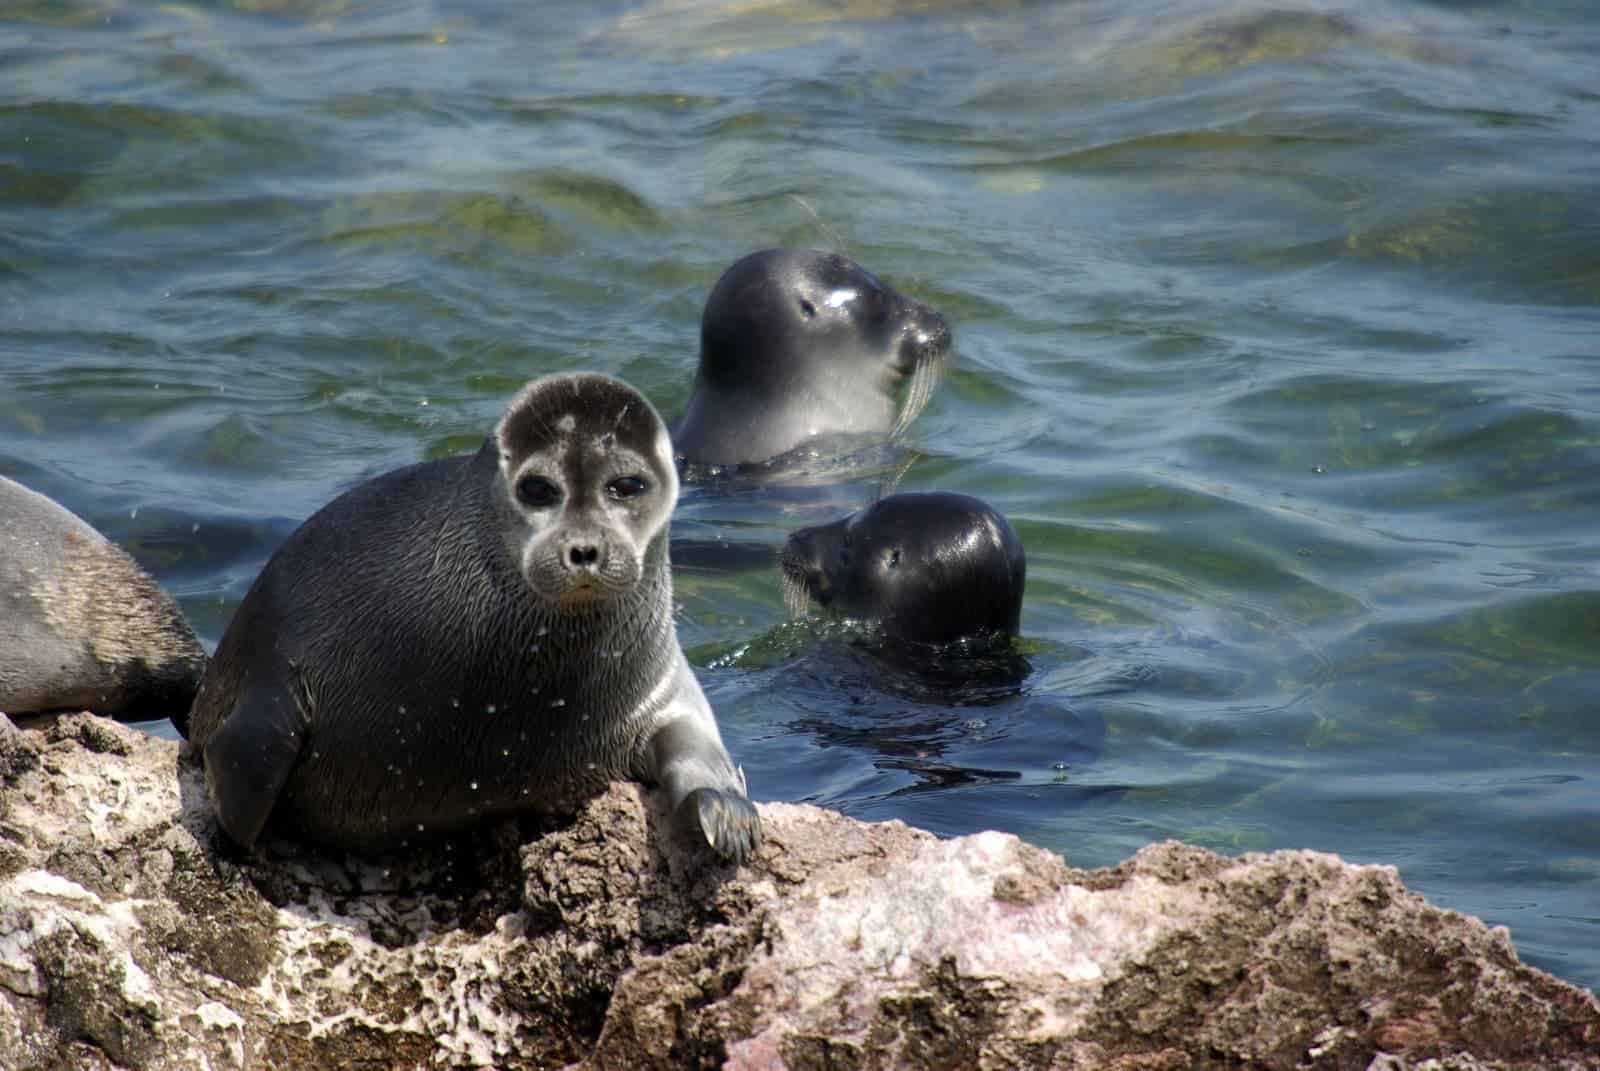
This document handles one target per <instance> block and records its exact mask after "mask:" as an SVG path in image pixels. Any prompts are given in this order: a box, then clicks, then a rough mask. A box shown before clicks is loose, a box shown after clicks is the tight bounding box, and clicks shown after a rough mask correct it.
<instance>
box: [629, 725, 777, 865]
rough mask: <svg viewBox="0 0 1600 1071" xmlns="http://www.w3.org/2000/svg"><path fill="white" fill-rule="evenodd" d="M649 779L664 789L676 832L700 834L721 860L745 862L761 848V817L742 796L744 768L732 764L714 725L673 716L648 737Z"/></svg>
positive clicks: (684, 834)
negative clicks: (649, 738)
mask: <svg viewBox="0 0 1600 1071" xmlns="http://www.w3.org/2000/svg"><path fill="white" fill-rule="evenodd" d="M650 757H651V759H652V760H653V765H654V767H655V768H654V769H653V770H652V771H650V777H651V779H653V780H654V781H655V782H656V783H657V784H659V785H660V786H661V787H662V788H663V789H664V790H665V791H666V793H667V799H668V800H669V801H670V802H671V806H672V824H673V826H674V830H675V832H677V833H678V834H679V835H682V836H689V837H691V838H695V837H703V838H704V839H705V842H706V843H707V844H709V845H710V846H711V847H712V849H713V850H714V851H716V853H717V854H718V855H720V856H722V858H724V859H727V860H729V861H731V862H733V863H743V862H744V861H745V860H747V859H749V858H750V857H751V856H752V855H754V854H755V852H756V849H757V848H759V847H760V846H761V815H760V814H758V813H757V812H756V808H755V805H754V804H752V803H751V802H750V801H749V800H748V799H746V798H745V787H744V771H743V770H740V769H738V768H737V767H735V766H734V765H733V760H732V759H730V758H728V753H727V751H725V750H724V749H723V747H722V741H721V739H719V738H718V736H717V732H716V727H715V724H714V723H713V724H712V725H711V727H710V730H709V731H708V730H707V727H706V725H704V724H702V723H701V722H700V721H699V720H698V719H697V718H695V717H692V716H690V717H680V718H675V719H673V720H672V721H670V722H668V723H667V724H666V725H663V726H662V727H661V728H660V729H658V730H656V734H655V736H654V737H652V738H651V741H650Z"/></svg>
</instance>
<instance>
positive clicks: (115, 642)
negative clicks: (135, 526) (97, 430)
mask: <svg viewBox="0 0 1600 1071" xmlns="http://www.w3.org/2000/svg"><path fill="white" fill-rule="evenodd" d="M204 666H205V652H204V651H203V650H202V649H201V647H200V642H199V641H198V640H197V639H195V635H194V632H193V630H191V629H190V628H189V625H188V623H187V622H186V621H184V619H183V614H182V613H181V612H180V611H179V609H178V607H177V604H176V603H174V602H173V601H172V599H171V597H170V596H168V595H167V594H166V592H164V591H162V590H161V588H160V587H159V586H158V585H157V584H156V582H155V581H154V580H152V579H151V578H150V577H149V575H148V574H146V573H145V571H144V570H143V569H141V568H139V566H138V563H136V562H135V561H134V560H133V559H132V558H130V557H128V555H127V554H126V553H125V552H124V551H123V550H122V549H121V548H120V547H117V546H116V545H115V544H113V543H111V542H110V541H109V540H107V539H106V538H105V537H104V536H102V535H101V534H100V533H99V532H97V531H95V530H94V529H93V528H91V527H90V526H89V525H88V524H86V523H85V522H84V521H82V520H81V519H79V518H78V517H76V516H75V515H73V514H72V513H70V512H68V511H67V510H65V509H63V508H62V507H61V506H59V505H57V504H56V503H55V502H54V501H52V500H51V499H49V498H46V497H45V496H44V495H41V494H39V493H38V492H36V491H31V490H29V489H28V488H26V487H24V486H22V485H21V484H19V483H17V482H15V481H13V480H9V479H6V478H5V477H0V710H4V711H6V712H8V713H11V714H27V713H36V712H39V711H47V710H92V711H94V712H95V713H97V714H105V715H109V716H112V717H118V718H123V719H125V720H140V719H147V718H164V717H168V716H170V715H171V714H173V713H174V712H181V711H183V710H186V709H187V708H188V706H189V702H190V700H191V699H192V698H193V696H194V691H195V686H196V685H197V684H198V682H199V680H200V673H201V670H202V669H203V668H204Z"/></svg>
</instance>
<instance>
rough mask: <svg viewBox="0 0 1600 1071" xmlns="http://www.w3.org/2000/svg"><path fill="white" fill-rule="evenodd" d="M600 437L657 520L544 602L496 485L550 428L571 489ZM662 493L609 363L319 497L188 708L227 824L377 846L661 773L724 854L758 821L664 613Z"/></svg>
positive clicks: (663, 459)
mask: <svg viewBox="0 0 1600 1071" xmlns="http://www.w3.org/2000/svg"><path fill="white" fill-rule="evenodd" d="M574 381H578V383H579V385H580V386H581V387H582V391H581V396H580V392H579V390H578V387H573V388H572V394H571V398H572V399H575V401H563V402H561V406H559V407H557V409H556V411H563V407H564V408H566V409H571V408H576V411H577V412H578V413H579V414H581V415H580V416H579V418H578V420H579V426H577V427H576V429H575V430H565V431H562V430H558V429H557V428H556V427H555V424H556V420H555V418H554V417H552V416H551V414H550V413H548V412H544V411H543V409H542V408H541V407H543V406H545V405H546V403H547V402H548V401H549V399H550V398H551V396H552V395H554V394H558V393H560V394H562V397H563V398H565V397H566V394H565V392H566V389H567V387H568V385H569V384H572V383H573V382H574ZM619 410H620V411H621V412H622V413H623V414H624V415H627V414H630V413H631V414H632V415H631V417H630V418H629V419H628V420H624V419H623V418H622V417H619V416H617V413H618V411H619ZM508 440H512V441H511V443H510V446H511V448H510V450H509V451H508V450H507V449H506V448H505V447H506V445H507V442H508ZM619 440H620V441H621V442H623V443H626V444H629V445H631V446H632V448H633V450H635V451H636V452H637V454H638V455H640V456H643V457H646V458H648V459H650V462H651V468H652V469H654V472H653V473H652V475H653V476H654V477H655V478H657V479H658V480H659V481H660V485H659V487H658V488H657V492H658V494H659V495H660V496H661V497H664V498H665V501H664V502H657V503H655V505H654V506H653V507H652V509H655V510H658V511H659V515H657V514H656V513H652V515H651V518H652V519H651V521H650V523H651V525H653V526H655V525H658V527H655V528H654V531H653V532H650V531H649V529H648V528H647V529H645V530H644V531H646V532H648V534H649V539H648V542H647V543H645V544H644V545H643V546H642V547H641V548H640V550H641V551H642V553H640V554H639V558H640V561H639V564H640V566H641V570H640V573H639V577H638V580H637V581H636V582H635V583H633V584H632V585H631V587H628V588H627V589H626V590H624V591H621V593H619V594H616V595H615V596H614V597H612V598H610V599H607V600H603V601H599V602H596V603H593V604H590V605H587V606H580V607H576V608H574V607H568V606H563V605H558V604H556V603H554V602H553V601H551V600H549V599H546V598H544V597H543V596H541V595H540V594H539V593H538V592H537V591H536V590H535V589H534V587H533V586H531V580H530V574H529V573H528V569H530V568H531V567H530V566H527V565H526V564H525V560H522V561H519V547H522V546H523V545H524V534H525V533H527V532H528V531H529V529H530V525H529V521H528V519H527V518H526V517H524V516H523V513H524V512H525V511H524V510H523V509H522V507H521V506H519V505H518V503H517V502H516V500H515V498H514V496H513V493H512V491H511V487H512V486H513V485H514V483H515V480H516V478H517V477H518V475H519V473H521V472H523V471H525V469H523V468H519V466H520V465H521V462H522V461H523V460H524V459H525V458H526V457H527V456H528V455H529V454H530V453H531V452H537V451H538V450H540V449H543V448H544V446H545V445H546V444H548V443H551V442H554V443H556V444H557V446H558V447H561V448H562V449H564V448H565V444H566V443H569V442H570V443H592V444H594V445H592V446H586V447H585V449H586V450H588V451H589V452H590V460H589V461H582V460H580V459H577V458H576V457H575V456H574V457H572V458H568V459H567V460H566V461H565V462H563V463H564V464H569V465H572V466H576V467H575V468H573V469H572V472H573V473H574V474H575V475H574V480H575V481H578V480H580V479H581V480H583V481H587V483H590V484H593V483H597V482H600V481H603V480H604V479H608V478H610V477H608V476H606V475H604V473H602V472H600V471H599V470H598V469H595V468H593V467H592V466H594V465H599V464H603V463H605V461H606V459H607V456H608V454H607V449H606V447H605V444H606V443H612V442H616V441H619ZM613 452H614V451H613ZM574 454H576V451H574ZM512 455H515V456H512ZM551 456H552V457H557V458H559V457H561V456H562V455H559V454H556V453H554V452H553V451H552V452H551ZM585 464H588V465H591V469H590V470H589V471H588V473H587V475H585V474H584V473H582V472H579V471H578V470H579V469H581V468H582V466H583V465H585ZM577 485H578V484H577V482H575V483H574V486H577ZM592 489H593V490H594V491H595V492H596V494H600V493H601V492H600V488H599V487H594V488H592ZM676 491H677V482H676V477H675V475H674V473H673V470H672V465H671V455H670V447H669V446H668V445H667V439H666V433H665V429H664V427H663V426H662V425H661V421H660V418H659V417H658V416H657V415H656V414H655V411H654V410H653V409H651V408H650V407H649V404H648V403H647V402H645V401H644V399H643V398H641V397H640V396H639V395H638V394H637V393H635V392H634V391H633V390H632V389H631V388H629V387H627V386H626V385H625V384H622V383H621V382H620V381H617V380H613V379H610V378H609V377H604V376H598V375H584V376H556V377H548V378H547V379H544V380H539V381H536V382H535V383H533V384H531V385H530V386H529V387H528V388H526V389H525V390H524V392H523V393H522V394H521V395H519V396H518V398H517V399H516V400H515V401H513V403H512V405H511V407H510V408H509V409H508V410H507V416H506V417H505V419H504V420H502V422H501V425H500V428H499V429H497V433H496V436H494V437H491V438H490V440H489V441H488V442H487V443H486V444H485V445H484V447H483V449H482V450H480V451H479V452H478V453H477V454H476V455H475V456H472V457H460V458H450V459H446V460H440V461H432V462H426V463H424V464H420V465H414V466H412V467H410V468H406V469H401V470H399V471H396V472H392V473H389V474H387V475H384V476H380V477H378V478H377V479H374V480H371V481H369V482H367V483H365V484H362V485H361V486H359V487H357V488H355V489H353V490H352V491H350V492H348V493H346V494H345V495H342V496H341V497H339V498H337V499H335V500H334V501H333V502H331V503H330V504H329V505H328V506H326V507H324V508H323V509H322V510H321V511H320V512H319V513H317V514H316V515H314V516H313V517H312V518H311V519H310V520H308V521H307V522H306V523H305V524H304V525H303V526H302V527H301V528H300V529H299V530H298V531H296V532H295V533H294V534H293V535H292V536H291V537H290V538H289V540H288V542H286V543H285V544H284V545H283V547H282V548H281V549H280V550H279V551H278V552H277V554H276V555H274V557H273V558H272V560H271V561H270V562H268V564H267V566H266V568H265V569H264V570H263V571H262V574H261V576H260V577H259V578H258V579H257V581H256V583H255V586H254V587H252V589H251V590H250V593H249V594H248V595H247V596H246V597H245V600H244V603H243V604H242V605H241V606H240V608H239V611H238V614H237V615H236V616H235V618H234V620H233V622H232V623H231V624H230V625H229V627H228V630H227V633H226V634H225V635H224V636H223V639H222V643H221V644H220V645H219V647H218V649H217V654H216V657H215V659H214V660H213V662H212V666H211V669H210V671H209V672H208V673H207V675H206V678H205V681H204V683H203V685H202V687H201V691H200V695H199V697H198V698H197V699H196V701H195V705H194V710H193V712H192V715H191V719H190V726H189V728H190V731H191V738H192V740H193V741H194V743H195V744H196V745H198V746H199V747H200V748H202V749H203V750H204V753H205V758H206V765H207V779H208V783H209V785H210V787H211V793H212V797H213V799H214V800H215V801H216V803H217V806H218V811H219V817H220V818H221V819H222V822H223V825H224V827H225V828H226V829H228V831H229V833H230V835H232V836H233V837H234V839H235V840H238V841H239V842H241V843H243V844H245V845H247V846H248V845H250V844H251V843H252V842H253V841H254V840H255V838H256V836H257V835H258V834H259V832H260V829H261V828H262V825H263V823H265V821H266V819H267V818H268V812H270V817H271V820H272V823H273V824H274V825H275V826H277V827H278V828H280V829H282V830H283V831H285V832H288V833H290V834H291V835H295V836H298V837H299V838H301V839H305V840H309V841H312V842H315V843H319V844H323V845H327V846H332V847H342V848H354V849H358V850H372V849H383V848H388V847H392V846H394V845H396V844H398V843H401V842H403V841H405V840H408V839H410V838H412V837H414V836H416V835H417V834H419V833H421V834H433V833H442V832H448V831H450V830H454V829H459V828H462V827H465V826H468V825H471V824H473V823H476V822H479V821H482V820H484V819H485V818H487V817H490V816H494V815H504V814H511V813H515V812H519V811H556V812H560V811H570V810H573V809H575V808H576V804H577V802H578V800H579V799H581V797H583V796H585V795H588V794H591V793H593V792H595V791H597V790H598V789H600V788H602V787H603V786H604V785H605V784H606V783H607V782H608V781H611V780H615V779H627V778H632V779H639V780H645V781H652V782H658V783H662V784H663V785H664V787H665V788H667V790H668V791H669V793H670V794H671V798H672V802H673V804H674V806H675V808H676V807H677V806H678V805H679V804H683V805H684V806H683V807H682V808H681V809H680V816H681V817H680V820H681V821H682V822H684V823H685V824H687V825H689V826H690V827H691V828H692V827H693V826H694V824H695V818H696V815H697V814H698V817H699V824H700V826H701V827H702V829H703V831H704V832H705V833H706V836H707V839H708V840H710V841H711V842H712V843H713V844H714V845H715V846H716V847H717V848H718V849H719V851H721V852H722V854H724V855H728V856H732V857H734V858H743V857H744V856H745V855H746V854H747V853H748V852H749V851H750V850H753V848H754V846H755V844H756V843H757V842H758V841H759V820H758V819H757V818H756V817H755V811H754V808H753V807H751V805H750V804H749V802H748V801H747V800H746V799H745V798H744V777H743V774H742V772H740V771H739V770H738V769H737V768H736V767H735V766H734V765H733V763H732V761H731V760H730V759H729V758H728V755H727V752H726V751H725V750H724V749H723V746H722V742H721V739H720V736H719V734H718V732H717V727H716V721H715V718H714V717H713V715H712V712H711V709H710V706H709V705H708V704H707V703H706V700H705V697H704V695H703V694H702V692H701V690H700V687H699V685H698V684H697V683H696V681H695V679H694V675H693V673H692V672H691V671H690V669H689V666H688V663H687V661H686V660H685V659H684V657H683V653H682V651H681V650H680V649H679V647H678V644H677V634H676V630H675V628H674V626H673V622H672V576H671V571H670V567H669V564H668V559H667V524H666V520H667V518H668V517H669V516H670V513H671V508H672V503H673V501H674V500H675V499H676ZM580 507H582V508H580ZM585 508H588V507H583V504H582V503H581V502H580V501H578V498H577V497H576V496H574V497H573V498H572V500H571V501H570V503H569V504H564V505H563V507H562V508H561V511H560V512H559V513H558V515H557V517H556V519H555V520H554V521H551V522H550V524H552V525H568V526H572V525H576V526H579V527H581V526H583V525H585V524H588V523H589V521H588V520H586V519H585V518H586V516H587V515H586V514H585V513H584V512H583V509H585ZM618 508H619V507H618V506H617V505H616V504H615V503H604V504H598V505H595V506H594V510H593V511H592V512H594V513H595V515H596V516H599V515H600V514H601V512H602V511H605V510H610V511H612V512H613V513H615V511H616V510H617V509H618ZM590 519H592V518H590ZM535 530H537V529H536V528H535ZM551 530H554V529H551ZM626 535H627V533H621V534H619V535H618V536H617V538H626ZM526 543H527V545H528V546H532V540H531V539H528V540H527V541H526ZM691 796H693V797H694V799H693V800H689V797H691ZM686 800H687V801H689V802H687V803H686V802H685V801H686Z"/></svg>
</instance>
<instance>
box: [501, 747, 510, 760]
mask: <svg viewBox="0 0 1600 1071" xmlns="http://www.w3.org/2000/svg"><path fill="white" fill-rule="evenodd" d="M500 754H502V755H504V756H505V757H506V758H508V759H509V758H510V757H511V749H510V748H508V747H503V748H501V749H500Z"/></svg>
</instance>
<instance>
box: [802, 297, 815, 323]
mask: <svg viewBox="0 0 1600 1071" xmlns="http://www.w3.org/2000/svg"><path fill="white" fill-rule="evenodd" d="M816 314H817V307H816V306H815V305H813V304H811V302H809V301H807V300H806V299H805V298H801V299H800V315H801V316H804V317H805V318H806V319H808V320H809V319H811V318H812V317H813V316H815V315H816Z"/></svg>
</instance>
